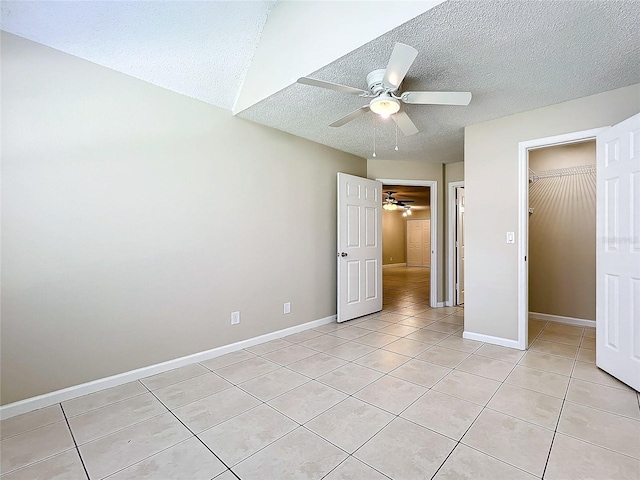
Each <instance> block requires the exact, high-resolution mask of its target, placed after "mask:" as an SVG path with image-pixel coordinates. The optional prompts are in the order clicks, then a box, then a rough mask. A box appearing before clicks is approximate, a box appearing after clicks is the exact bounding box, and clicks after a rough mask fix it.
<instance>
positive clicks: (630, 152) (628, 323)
mask: <svg viewBox="0 0 640 480" xmlns="http://www.w3.org/2000/svg"><path fill="white" fill-rule="evenodd" d="M596 149H597V170H596V175H597V193H596V194H597V199H598V200H597V215H596V235H597V240H596V277H597V278H596V365H597V366H598V367H600V368H601V369H603V370H605V371H606V372H608V373H610V374H611V375H613V376H614V377H616V378H618V379H619V380H621V381H622V382H624V383H626V384H628V385H630V386H631V387H633V388H635V389H636V390H640V114H638V115H634V116H633V117H631V118H629V119H627V120H625V121H624V122H622V123H619V124H618V125H615V126H613V127H611V128H610V129H607V130H605V131H604V132H602V133H600V134H598V136H597V137H596Z"/></svg>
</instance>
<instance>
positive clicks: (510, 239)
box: [507, 232, 516, 243]
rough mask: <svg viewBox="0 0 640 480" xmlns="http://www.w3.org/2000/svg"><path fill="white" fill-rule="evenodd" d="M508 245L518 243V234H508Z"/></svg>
mask: <svg viewBox="0 0 640 480" xmlns="http://www.w3.org/2000/svg"><path fill="white" fill-rule="evenodd" d="M507 243H516V233H515V232H507Z"/></svg>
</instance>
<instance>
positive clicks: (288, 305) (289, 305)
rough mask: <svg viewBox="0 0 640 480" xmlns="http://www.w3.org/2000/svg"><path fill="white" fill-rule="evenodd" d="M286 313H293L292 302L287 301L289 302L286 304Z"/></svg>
mask: <svg viewBox="0 0 640 480" xmlns="http://www.w3.org/2000/svg"><path fill="white" fill-rule="evenodd" d="M284 313H285V315H286V314H287V313H291V302H287V303H285V304H284Z"/></svg>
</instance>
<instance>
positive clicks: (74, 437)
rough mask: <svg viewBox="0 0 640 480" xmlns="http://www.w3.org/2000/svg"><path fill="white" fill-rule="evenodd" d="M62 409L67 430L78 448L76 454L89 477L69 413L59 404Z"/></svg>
mask: <svg viewBox="0 0 640 480" xmlns="http://www.w3.org/2000/svg"><path fill="white" fill-rule="evenodd" d="M59 405H60V409H61V410H62V415H64V421H65V422H67V428H68V429H69V433H70V434H71V439H72V440H73V444H74V445H75V446H76V452H77V453H78V457H79V458H80V463H81V464H82V468H83V469H84V474H85V475H86V476H87V479H90V478H91V477H89V471H88V470H87V466H86V465H85V464H84V458H82V454H81V453H80V447H78V442H76V436H75V435H74V434H73V430H71V425H70V424H69V419H68V418H67V412H65V411H64V407H63V406H62V403H60V404H59Z"/></svg>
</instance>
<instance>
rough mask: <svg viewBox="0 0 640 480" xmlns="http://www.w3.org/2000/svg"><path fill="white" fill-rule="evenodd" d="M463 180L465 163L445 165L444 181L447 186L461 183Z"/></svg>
mask: <svg viewBox="0 0 640 480" xmlns="http://www.w3.org/2000/svg"><path fill="white" fill-rule="evenodd" d="M463 180H464V162H458V163H446V164H445V166H444V181H445V183H446V184H447V185H448V184H449V183H450V182H461V181H463Z"/></svg>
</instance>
